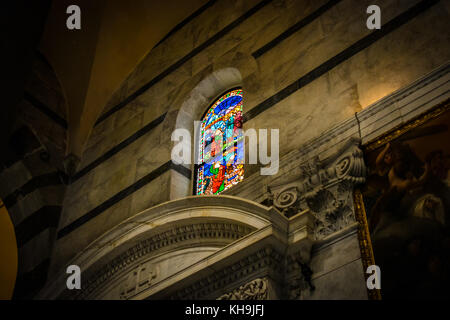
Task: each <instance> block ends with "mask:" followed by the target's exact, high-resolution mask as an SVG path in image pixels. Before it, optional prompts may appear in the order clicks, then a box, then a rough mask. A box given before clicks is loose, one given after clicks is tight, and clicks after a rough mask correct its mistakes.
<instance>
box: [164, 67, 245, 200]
mask: <svg viewBox="0 0 450 320" xmlns="http://www.w3.org/2000/svg"><path fill="white" fill-rule="evenodd" d="M241 86H242V76H241V73H240V72H239V70H238V69H236V68H224V69H220V70H217V71H214V72H213V73H211V74H210V75H209V76H207V77H206V78H205V79H203V80H202V81H200V82H199V83H198V85H197V86H196V87H195V88H194V89H193V90H192V91H191V92H190V94H189V95H188V97H187V98H186V99H185V100H184V102H183V103H182V105H181V107H180V109H179V110H178V113H177V117H176V120H175V123H174V124H170V123H167V124H165V125H168V126H172V131H173V130H175V129H185V130H188V131H189V133H190V135H191V137H194V121H196V120H200V119H201V117H202V116H203V115H204V113H205V111H206V110H207V108H208V107H209V106H210V105H211V103H212V102H214V101H215V100H216V99H217V98H218V97H219V96H220V95H221V94H223V93H224V92H226V91H227V90H230V89H232V88H235V87H241ZM174 108H176V106H174ZM169 112H170V111H169ZM164 131H165V132H167V131H166V130H164ZM191 142H193V141H191ZM192 151H194V144H193V145H192ZM193 157H194V152H191V160H192V161H191V163H192V165H191V166H190V167H186V168H187V169H189V170H191V177H189V178H188V177H187V176H186V175H182V174H181V173H179V172H178V171H177V170H174V169H172V170H171V173H170V200H174V199H178V198H181V197H185V196H189V195H191V194H192V173H193V171H194V165H193V163H194V158H193Z"/></svg>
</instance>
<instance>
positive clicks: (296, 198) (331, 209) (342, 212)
mask: <svg viewBox="0 0 450 320" xmlns="http://www.w3.org/2000/svg"><path fill="white" fill-rule="evenodd" d="M358 144H359V142H358V140H356V139H350V140H349V141H348V142H347V143H346V144H345V145H344V146H343V147H342V148H341V149H339V150H337V152H336V153H335V154H334V155H333V156H331V157H329V158H327V159H325V160H320V159H318V158H313V159H310V160H308V161H306V162H305V163H303V164H301V165H299V166H298V168H297V170H293V171H292V172H290V173H289V174H286V175H285V176H283V177H282V178H281V179H277V180H276V181H275V182H273V183H271V184H269V185H268V186H267V191H268V192H269V193H270V196H267V199H270V200H269V201H268V202H269V203H268V204H271V205H273V206H275V207H276V208H277V209H279V210H280V211H281V212H283V213H284V214H285V215H286V216H287V217H290V216H292V215H295V214H296V213H298V212H301V211H304V210H307V209H309V210H310V211H311V212H312V213H313V215H314V216H315V218H316V226H315V231H314V234H315V238H316V239H320V238H324V237H326V236H328V235H330V234H332V233H334V232H336V231H339V230H341V229H342V228H344V227H345V226H347V225H349V224H350V223H352V222H354V221H355V217H354V214H353V207H352V199H351V195H352V191H353V188H354V186H355V185H357V184H360V183H364V181H365V175H366V168H365V164H364V159H363V153H362V151H361V149H360V148H359V146H358Z"/></svg>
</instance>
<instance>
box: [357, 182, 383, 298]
mask: <svg viewBox="0 0 450 320" xmlns="http://www.w3.org/2000/svg"><path fill="white" fill-rule="evenodd" d="M353 199H354V208H355V216H356V221H357V222H358V241H359V248H360V250H361V261H362V264H363V268H364V269H363V272H364V275H365V276H366V279H367V276H368V275H367V274H366V270H367V267H369V266H371V265H375V258H374V255H373V249H372V242H371V240H370V232H369V226H368V224H367V219H366V210H365V209H364V201H363V197H362V194H361V191H360V190H358V189H357V190H355V191H354V194H353ZM367 295H368V296H369V299H370V300H381V293H380V290H378V289H375V290H369V289H367Z"/></svg>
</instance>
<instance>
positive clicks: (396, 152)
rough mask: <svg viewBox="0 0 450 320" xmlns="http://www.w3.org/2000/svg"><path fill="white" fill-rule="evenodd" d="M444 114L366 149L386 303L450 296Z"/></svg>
mask: <svg viewBox="0 0 450 320" xmlns="http://www.w3.org/2000/svg"><path fill="white" fill-rule="evenodd" d="M442 110H444V111H442ZM438 113H439V114H438V115H437V116H433V117H431V116H429V115H425V116H422V117H421V119H422V120H420V119H419V120H416V121H414V122H412V123H409V124H406V125H404V126H403V127H400V128H396V129H395V130H394V131H392V132H391V133H390V134H387V135H385V136H384V137H382V138H380V139H378V141H375V142H373V143H370V144H368V145H366V146H365V148H364V149H365V151H364V153H365V161H366V164H367V168H368V175H367V181H366V183H365V185H364V186H363V187H362V188H361V190H360V191H361V194H362V199H363V207H364V208H365V214H366V221H367V228H368V232H369V234H370V241H371V243H372V249H373V255H374V260H375V264H376V265H378V266H379V267H380V270H381V296H382V299H434V298H449V297H450V295H449V292H448V289H447V288H448V287H449V285H450V172H449V169H450V112H449V111H448V103H447V105H446V106H445V107H441V109H440V111H439V112H438ZM434 114H435V115H436V114H437V113H436V112H434Z"/></svg>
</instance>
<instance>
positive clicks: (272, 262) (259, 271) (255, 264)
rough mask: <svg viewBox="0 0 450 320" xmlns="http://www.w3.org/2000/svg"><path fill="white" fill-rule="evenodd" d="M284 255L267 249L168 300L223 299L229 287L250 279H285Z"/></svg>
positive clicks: (182, 290)
mask: <svg viewBox="0 0 450 320" xmlns="http://www.w3.org/2000/svg"><path fill="white" fill-rule="evenodd" d="M284 265H285V263H284V255H283V254H282V253H280V252H278V251H277V250H275V249H274V248H272V247H270V246H269V247H265V248H263V249H260V250H258V251H257V252H255V253H253V254H250V255H247V256H246V257H245V258H243V259H241V260H239V261H238V262H236V263H233V264H232V265H229V266H227V267H225V268H222V269H220V270H218V271H216V272H214V273H213V274H212V275H210V276H207V277H204V278H202V279H200V280H199V281H196V282H195V283H193V284H191V285H189V286H187V287H185V288H183V289H181V290H178V291H177V292H175V293H174V294H171V295H170V296H169V297H168V298H169V299H171V300H197V299H212V298H213V297H217V296H219V297H222V296H223V294H224V289H225V290H226V288H227V287H230V286H231V287H236V286H239V285H240V284H241V283H242V282H248V281H249V278H250V279H252V278H253V279H255V278H263V277H265V276H267V275H268V274H272V273H273V274H275V275H277V276H278V278H280V279H283V274H284V270H285V267H284Z"/></svg>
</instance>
